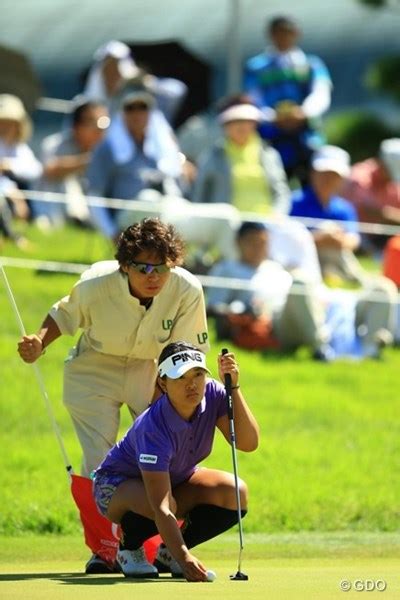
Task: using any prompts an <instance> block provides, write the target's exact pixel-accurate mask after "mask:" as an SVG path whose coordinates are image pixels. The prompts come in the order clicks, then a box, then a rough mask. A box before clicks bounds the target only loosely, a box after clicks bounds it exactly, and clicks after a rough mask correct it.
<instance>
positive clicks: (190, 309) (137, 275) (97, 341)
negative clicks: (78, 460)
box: [18, 219, 209, 572]
mask: <svg viewBox="0 0 400 600" xmlns="http://www.w3.org/2000/svg"><path fill="white" fill-rule="evenodd" d="M116 259H117V260H115V261H104V262H99V263H96V264H94V265H93V266H91V267H90V268H89V269H88V270H87V271H85V272H84V273H83V274H82V276H81V278H80V280H79V281H78V282H77V283H76V284H75V286H74V287H73V289H72V291H71V293H70V294H69V296H66V297H65V298H63V299H62V300H60V301H59V302H56V304H54V306H53V307H52V308H51V309H50V311H49V314H48V315H47V317H46V318H45V320H44V322H43V324H42V327H41V329H40V330H39V332H38V334H33V335H27V336H24V337H23V338H22V340H21V341H20V342H19V345H18V351H19V353H20V355H21V357H22V359H23V360H24V361H25V362H30V363H32V362H34V361H35V360H37V359H38V358H39V356H40V355H41V354H42V353H43V351H44V349H45V348H47V346H48V345H49V344H50V343H51V342H53V341H54V340H55V339H56V338H58V337H59V336H60V335H75V334H76V332H77V331H78V330H82V335H81V337H80V338H79V340H78V343H77V344H76V346H75V347H74V348H73V349H72V350H71V352H70V354H69V356H68V358H67V360H66V362H65V371H64V403H65V405H66V407H67V408H68V410H69V412H70V414H71V417H72V420H73V423H74V426H75V429H76V432H77V434H78V437H79V441H80V443H81V446H82V450H83V463H82V474H83V475H84V476H88V475H89V474H90V472H91V471H92V470H93V469H95V468H96V467H97V466H98V465H99V464H100V462H101V461H102V460H103V459H104V457H105V455H106V454H107V452H108V451H109V449H110V448H111V447H112V446H113V445H114V444H115V441H116V437H117V434H118V427H119V420H120V407H121V405H122V404H124V403H125V404H127V405H128V407H129V410H130V412H131V414H132V417H133V418H135V417H137V416H138V415H139V414H140V413H141V412H143V411H144V410H145V409H146V408H147V406H148V405H149V403H150V402H151V400H152V398H153V396H154V395H155V394H156V395H157V392H156V388H155V385H156V376H157V367H156V359H157V357H158V356H159V355H160V352H161V351H162V349H163V348H164V346H166V345H167V344H169V343H170V342H173V341H177V340H181V339H185V340H187V341H188V342H191V343H193V344H195V345H196V346H198V347H199V348H201V349H202V350H203V351H207V350H208V348H209V346H208V335H207V323H206V314H205V306H204V297H203V291H202V288H201V284H200V282H199V281H198V279H197V278H196V277H195V276H194V275H192V274H191V273H189V272H188V271H186V270H185V269H183V268H181V267H179V266H178V265H179V264H180V263H181V262H182V260H183V244H182V241H181V239H180V238H179V237H178V235H177V234H176V232H175V231H174V229H173V228H172V227H171V226H169V225H165V224H163V223H161V222H160V221H159V220H158V219H144V220H143V221H142V222H141V223H136V224H134V225H132V226H130V227H128V228H127V229H126V230H125V231H124V232H123V233H122V234H121V236H120V238H119V242H118V250H117V253H116ZM101 569H102V565H100V561H99V557H94V558H93V557H92V560H91V561H89V563H88V565H87V567H86V571H87V572H104V571H102V570H101Z"/></svg>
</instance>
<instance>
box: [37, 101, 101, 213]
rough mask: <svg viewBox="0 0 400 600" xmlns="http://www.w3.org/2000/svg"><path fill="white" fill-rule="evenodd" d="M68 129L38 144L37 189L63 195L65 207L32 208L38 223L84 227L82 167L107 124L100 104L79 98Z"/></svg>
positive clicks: (85, 164)
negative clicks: (69, 222) (39, 171)
mask: <svg viewBox="0 0 400 600" xmlns="http://www.w3.org/2000/svg"><path fill="white" fill-rule="evenodd" d="M70 120H71V124H70V127H69V128H68V129H64V130H63V131H62V132H60V133H56V134H54V135H51V136H48V137H47V138H45V139H44V140H43V142H42V163H43V176H42V179H41V181H40V182H39V187H40V189H41V190H43V191H46V192H57V193H62V194H66V195H67V198H66V199H67V204H57V203H45V202H43V203H41V202H37V203H36V204H35V206H34V209H35V210H34V213H35V215H36V217H37V221H38V223H43V222H44V220H46V221H45V222H47V224H48V225H49V224H51V225H58V224H63V223H64V222H65V220H66V219H67V218H68V217H69V218H71V219H73V220H74V221H77V222H79V223H81V224H86V225H87V224H88V223H89V220H90V215H89V210H88V207H87V204H86V199H85V196H84V190H85V188H86V179H85V177H86V168H87V166H88V164H89V160H90V157H91V153H92V151H93V149H94V148H95V146H96V145H97V144H98V143H99V142H100V141H101V140H102V139H103V136H104V133H105V131H106V130H107V128H108V126H109V124H110V118H109V116H108V111H107V108H106V107H105V105H104V104H102V103H99V102H94V101H88V100H85V99H83V100H82V99H81V100H80V101H78V102H77V103H76V104H75V107H74V109H73V110H72V113H71V115H70Z"/></svg>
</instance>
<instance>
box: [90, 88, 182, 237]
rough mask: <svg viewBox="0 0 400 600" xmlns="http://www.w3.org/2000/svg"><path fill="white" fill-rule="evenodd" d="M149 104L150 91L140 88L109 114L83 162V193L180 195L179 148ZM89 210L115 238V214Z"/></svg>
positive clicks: (129, 196)
mask: <svg viewBox="0 0 400 600" xmlns="http://www.w3.org/2000/svg"><path fill="white" fill-rule="evenodd" d="M154 106H155V101H154V98H153V96H152V95H151V94H149V93H148V92H145V91H136V92H131V93H129V94H128V95H127V96H126V97H125V98H124V100H123V102H122V113H121V114H120V115H118V116H117V117H115V118H114V119H113V122H112V124H111V127H110V129H109V131H108V134H107V136H106V137H105V139H104V140H103V141H102V142H101V143H100V144H99V145H98V146H97V147H96V149H95V151H94V153H93V156H92V159H91V162H90V164H89V168H88V174H87V177H88V186H87V191H88V194H89V195H93V196H105V197H107V198H118V199H123V200H132V199H135V198H137V196H138V194H139V193H140V192H141V191H143V190H145V189H149V188H150V189H156V190H158V191H160V192H162V193H170V194H172V195H181V192H180V187H179V177H180V176H181V174H182V161H181V158H180V154H179V147H178V144H177V142H176V140H175V136H174V134H173V131H172V129H171V128H170V126H169V125H168V124H167V123H166V122H164V123H162V122H160V120H159V118H158V114H157V113H155V112H154ZM91 214H92V218H93V221H94V223H95V224H96V225H97V226H98V227H99V229H100V230H101V231H102V232H103V233H104V235H105V236H106V237H109V238H112V239H116V238H117V236H118V234H119V231H120V229H121V227H120V225H119V220H118V219H119V217H120V216H121V215H118V214H117V213H116V212H115V211H112V210H111V209H109V208H107V207H100V206H99V207H92V209H91Z"/></svg>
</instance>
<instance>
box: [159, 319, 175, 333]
mask: <svg viewBox="0 0 400 600" xmlns="http://www.w3.org/2000/svg"><path fill="white" fill-rule="evenodd" d="M173 324H174V322H173V320H172V319H163V321H162V328H163V329H165V331H169V330H170V329H172V325H173Z"/></svg>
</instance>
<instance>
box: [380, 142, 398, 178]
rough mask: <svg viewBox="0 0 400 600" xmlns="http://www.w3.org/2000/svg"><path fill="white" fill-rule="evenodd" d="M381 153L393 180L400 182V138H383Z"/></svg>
mask: <svg viewBox="0 0 400 600" xmlns="http://www.w3.org/2000/svg"><path fill="white" fill-rule="evenodd" d="M379 155H380V158H381V160H382V162H383V163H384V165H385V167H386V168H387V170H388V171H389V175H390V178H391V179H392V181H395V182H396V183H400V138H390V139H388V140H383V142H382V143H381V145H380V147H379Z"/></svg>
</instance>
